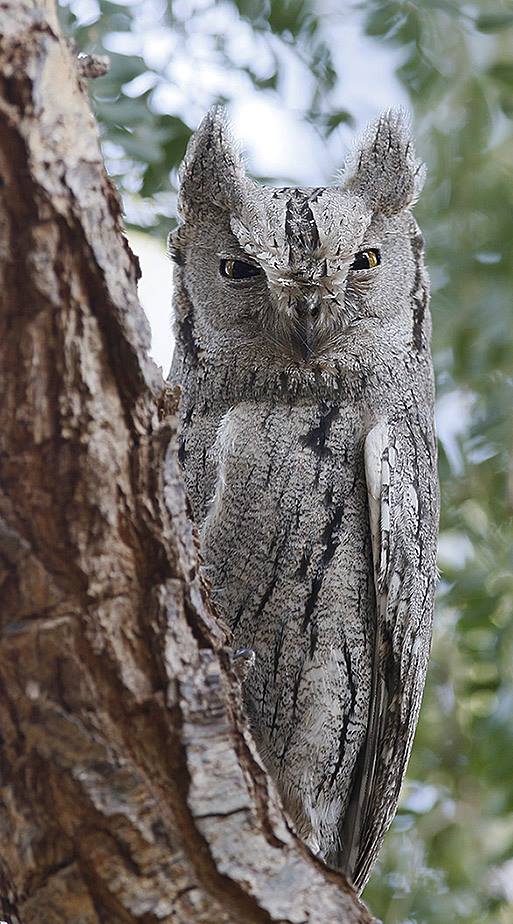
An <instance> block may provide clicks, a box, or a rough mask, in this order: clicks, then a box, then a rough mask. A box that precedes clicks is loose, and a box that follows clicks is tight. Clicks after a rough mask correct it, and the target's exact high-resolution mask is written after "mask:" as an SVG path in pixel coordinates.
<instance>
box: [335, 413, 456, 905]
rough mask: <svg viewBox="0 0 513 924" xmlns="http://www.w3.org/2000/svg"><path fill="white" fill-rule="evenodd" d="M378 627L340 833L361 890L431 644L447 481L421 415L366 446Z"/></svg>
mask: <svg viewBox="0 0 513 924" xmlns="http://www.w3.org/2000/svg"><path fill="white" fill-rule="evenodd" d="M365 474H366V479H367V493H368V504H369V523H370V529H371V535H372V554H373V565H374V585H375V596H376V628H375V638H374V652H373V680H372V696H371V703H370V712H369V722H368V733H367V738H366V744H365V747H364V749H363V751H362V755H361V758H360V761H359V765H358V766H357V769H356V772H355V780H354V785H353V788H352V795H351V799H350V804H349V807H348V811H347V813H346V815H345V819H344V823H343V829H342V831H341V861H342V862H341V865H342V866H343V868H345V870H346V872H347V873H348V874H349V875H350V877H351V879H352V880H353V883H354V885H355V887H356V888H357V889H358V890H359V891H361V889H362V888H363V886H364V885H365V883H366V882H367V879H368V877H369V874H370V870H371V867H372V864H373V862H374V860H375V858H376V855H377V852H378V850H379V848H380V846H381V843H382V840H383V837H384V836H385V833H386V831H387V829H388V827H389V825H390V823H391V821H392V819H393V817H394V814H395V810H396V807H397V802H398V799H399V792H400V788H401V783H402V779H403V776H404V773H405V770H406V766H407V763H408V758H409V755H410V750H411V746H412V742H413V736H414V733H415V727H416V724H417V718H418V713H419V709H420V704H421V700H422V692H423V688H424V680H425V675H426V669H427V663H428V656H429V648H430V641H431V626H432V611H433V595H434V585H435V578H436V536H437V528H438V482H437V477H436V448H435V439H434V433H433V427H432V424H431V422H430V419H429V418H428V417H424V419H422V415H419V414H413V415H412V416H411V417H402V418H401V419H399V420H394V421H388V420H383V421H380V422H379V423H378V424H376V426H375V427H374V428H373V429H372V430H371V431H370V433H369V434H368V436H367V439H366V441H365Z"/></svg>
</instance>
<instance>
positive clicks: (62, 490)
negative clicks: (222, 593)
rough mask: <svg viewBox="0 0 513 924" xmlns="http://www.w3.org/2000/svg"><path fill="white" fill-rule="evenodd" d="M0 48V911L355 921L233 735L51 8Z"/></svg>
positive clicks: (166, 407) (231, 702)
mask: <svg viewBox="0 0 513 924" xmlns="http://www.w3.org/2000/svg"><path fill="white" fill-rule="evenodd" d="M0 35H1V39H0V123H1V130H0V178H1V179H0V195H1V197H2V205H1V210H0V275H1V285H0V292H1V296H0V298H1V312H0V382H1V388H2V403H1V408H0V586H1V600H2V606H1V612H0V626H1V629H0V918H2V919H3V920H5V921H8V922H9V924H14V922H17V924H36V922H37V924H99V922H108V924H118V922H119V924H127V922H139V924H141V922H143V924H156V922H165V924H168V922H173V924H181V922H183V924H199V922H208V924H214V922H215V924H223V922H226V924H228V922H229V924H235V922H237V924H241V922H255V924H256V922H258V924H263V922H270V921H274V922H284V924H285V922H294V924H299V922H310V924H314V922H319V924H321V922H322V924H335V922H337V924H339V922H345V924H364V922H370V921H371V918H370V917H369V914H368V913H367V911H366V910H365V908H364V906H363V905H362V904H361V903H360V902H359V901H358V900H357V898H356V896H355V894H354V892H353V891H352V889H351V888H350V887H349V886H348V885H347V883H346V882H345V881H344V879H343V877H342V876H340V875H338V874H336V873H334V872H330V871H329V870H327V869H325V868H324V867H323V866H322V864H321V863H318V862H317V861H316V860H315V859H313V858H312V857H311V856H310V855H309V854H308V852H307V850H306V849H305V848H304V847H303V846H302V845H301V843H300V842H299V841H298V840H297V838H296V837H295V836H294V834H293V832H292V831H291V829H290V826H289V824H288V822H287V820H286V819H285V818H284V816H283V814H282V811H281V808H280V805H279V801H278V799H277V796H276V793H275V791H274V789H273V786H272V784H271V782H270V781H269V779H268V778H267V776H266V774H265V772H264V770H263V768H262V765H261V763H260V761H259V759H258V757H257V755H256V753H255V750H254V747H253V745H252V742H251V739H250V737H249V735H248V732H247V729H246V726H245V724H244V719H243V716H242V714H241V708H240V698H239V691H238V686H237V681H236V679H235V678H234V676H233V675H232V673H231V670H230V665H229V658H228V656H227V653H226V650H225V648H224V645H225V642H226V641H227V639H226V636H225V632H224V630H223V627H222V625H220V624H219V622H218V620H217V619H216V617H215V614H214V612H213V611H212V608H211V606H210V604H209V600H208V592H207V590H208V589H207V588H206V587H205V584H204V583H203V579H202V577H201V573H200V571H199V567H198V552H197V541H196V536H195V533H194V531H193V529H192V527H191V525H190V523H189V521H188V519H187V513H186V497H185V493H184V487H183V483H182V478H181V475H180V471H179V468H178V465H177V461H176V452H175V436H176V418H175V416H174V402H175V396H174V395H173V394H172V393H170V392H169V389H166V386H165V384H164V382H163V380H162V378H161V375H160V373H159V371H158V370H157V368H156V367H155V365H154V364H153V363H152V361H151V360H150V359H149V358H148V356H147V348H148V344H149V331H148V325H147V322H146V320H145V318H144V315H143V313H142V311H141V309H140V307H139V304H138V302H137V292H136V281H137V275H138V266H137V260H136V259H135V258H134V256H133V255H132V254H131V252H130V250H129V248H128V245H127V242H126V240H125V238H124V236H123V229H122V223H121V216H120V206H119V201H118V197H117V194H116V192H115V190H114V189H113V187H112V184H111V183H110V181H109V179H108V178H107V176H106V174H105V170H104V167H103V163H102V158H101V154H100V150H99V145H98V137H97V131H96V126H95V124H94V120H93V118H92V116H91V112H90V109H89V104H88V101H87V94H86V92H85V88H84V81H83V78H82V77H81V76H80V74H79V68H78V67H77V64H76V61H75V60H74V59H73V56H72V53H71V52H70V49H69V47H68V45H67V44H66V42H65V41H64V40H63V38H62V36H61V35H60V33H59V27H58V23H57V18H56V12H55V8H54V3H53V0H3V2H1V3H0ZM82 72H83V71H82Z"/></svg>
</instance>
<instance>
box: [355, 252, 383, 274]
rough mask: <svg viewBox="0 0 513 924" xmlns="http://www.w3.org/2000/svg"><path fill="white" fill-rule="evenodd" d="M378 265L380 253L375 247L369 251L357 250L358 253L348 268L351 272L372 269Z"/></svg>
mask: <svg viewBox="0 0 513 924" xmlns="http://www.w3.org/2000/svg"><path fill="white" fill-rule="evenodd" d="M380 263H381V255H380V252H379V250H376V248H375V247H373V248H371V249H369V250H359V251H358V253H355V255H354V260H353V262H352V264H351V267H350V268H351V269H352V270H366V269H374V267H375V266H379V264H380Z"/></svg>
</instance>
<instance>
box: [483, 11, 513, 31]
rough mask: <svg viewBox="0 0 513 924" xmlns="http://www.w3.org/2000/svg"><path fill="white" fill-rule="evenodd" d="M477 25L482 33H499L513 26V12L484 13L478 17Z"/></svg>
mask: <svg viewBox="0 0 513 924" xmlns="http://www.w3.org/2000/svg"><path fill="white" fill-rule="evenodd" d="M475 24H476V29H479V31H480V32H499V31H500V30H501V29H509V28H510V26H513V12H512V13H483V14H482V15H481V16H478V17H477V19H476V21H475Z"/></svg>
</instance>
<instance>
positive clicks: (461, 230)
mask: <svg viewBox="0 0 513 924" xmlns="http://www.w3.org/2000/svg"><path fill="white" fill-rule="evenodd" d="M62 12H63V15H64V16H65V18H66V19H67V23H68V27H69V28H70V29H71V31H72V34H73V36H74V38H75V41H76V42H77V44H78V45H79V47H80V48H83V49H87V50H92V51H96V52H102V51H104V50H107V51H108V53H109V54H110V55H111V58H112V68H111V71H110V74H109V75H108V76H107V77H105V78H103V79H102V80H98V81H97V82H96V84H95V85H94V87H93V94H94V100H95V106H96V111H97V115H98V118H99V121H100V124H101V127H102V133H103V139H104V150H105V153H106V155H107V158H108V163H109V167H110V169H111V171H112V173H113V174H114V176H115V178H116V181H117V182H118V184H119V186H120V188H121V190H122V191H123V193H124V197H125V205H126V208H127V213H128V218H129V221H130V222H131V223H132V224H136V225H139V226H143V227H149V228H151V229H152V230H153V231H154V232H156V233H159V234H162V231H163V228H164V227H166V228H167V227H168V226H169V224H170V216H172V214H173V209H174V198H173V190H174V188H175V181H176V167H177V165H178V163H179V161H180V159H181V157H182V155H183V152H184V149H185V145H186V142H187V139H188V137H189V135H190V131H191V129H192V128H193V127H194V125H195V124H196V123H197V121H198V119H199V117H200V115H201V114H202V112H203V111H204V110H205V109H206V108H207V107H208V105H209V104H210V102H211V101H212V99H213V98H220V99H229V98H231V96H232V95H234V94H236V93H240V92H241V89H240V88H241V87H247V86H248V85H251V86H252V87H254V88H256V89H257V90H258V91H259V92H260V93H261V94H263V95H265V96H266V98H267V97H268V96H269V95H272V97H273V98H276V99H280V98H282V96H283V93H284V86H285V82H286V77H287V73H288V71H290V68H291V67H295V68H296V69H297V68H298V67H299V68H300V69H301V68H302V69H303V71H302V73H303V74H304V75H305V76H304V87H303V93H302V97H301V98H302V105H301V108H302V114H303V116H304V118H305V119H307V120H309V121H310V122H311V124H312V126H313V127H314V129H315V131H316V132H318V133H320V134H321V136H322V137H324V138H325V139H326V144H328V143H329V140H330V137H331V136H332V135H333V133H336V132H337V131H338V130H339V129H340V126H341V125H344V124H345V123H347V122H350V121H351V119H352V117H353V116H354V115H355V113H354V112H350V111H348V110H349V109H350V107H349V106H345V105H343V104H342V105H341V102H340V101H341V99H342V101H343V99H344V94H343V87H344V86H345V85H346V84H347V75H345V78H346V84H344V82H343V80H342V76H341V73H340V62H339V61H338V60H337V55H336V48H335V47H334V46H335V37H334V35H333V30H332V26H333V22H334V21H335V20H336V17H337V16H338V17H339V18H340V17H341V16H342V17H346V18H347V20H348V21H349V20H351V22H354V23H357V24H359V27H360V28H361V30H363V31H364V32H365V33H366V35H367V36H368V38H369V40H370V41H371V42H372V43H374V47H376V49H377V48H378V47H379V48H380V49H383V48H389V49H390V53H391V54H392V53H394V52H398V53H399V54H398V55H397V58H395V59H394V60H397V61H398V62H399V63H398V66H397V77H398V78H399V80H400V82H401V84H402V87H403V89H404V91H405V92H406V94H407V96H408V98H409V100H410V105H411V108H412V109H413V112H414V116H415V120H416V126H417V135H418V138H419V147H420V150H421V152H422V154H423V156H424V157H425V159H426V161H427V163H428V165H429V179H428V183H427V187H426V190H425V192H424V195H423V198H422V200H421V202H420V203H419V206H418V209H417V212H418V217H419V220H420V222H421V224H422V227H423V229H424V231H425V235H426V239H427V245H428V260H429V264H430V268H431V276H432V282H433V300H432V308H433V317H434V348H435V361H436V368H437V379H438V395H439V421H440V437H441V445H440V476H441V483H442V501H443V518H442V535H441V544H440V566H441V583H440V593H439V602H438V611H437V619H436V632H435V643H434V650H433V657H432V664H431V670H430V675H429V682H428V690H427V694H426V698H425V704H424V707H423V712H422V718H421V722H420V725H419V730H418V734H417V738H416V744H415V747H414V754H413V758H412V762H411V766H410V771H409V776H408V785H407V786H406V787H405V792H404V796H403V800H402V806H401V809H400V812H399V814H398V816H397V819H396V821H395V823H394V826H393V829H392V832H391V834H390V835H389V837H388V839H387V844H386V846H385V849H384V850H383V854H382V858H381V861H380V864H379V867H378V868H377V871H376V873H375V875H374V877H373V880H372V882H371V884H370V886H369V887H368V890H367V893H366V896H365V897H366V899H367V900H368V902H369V904H370V906H371V908H372V909H373V911H374V913H375V914H377V915H379V916H380V917H381V918H382V920H383V922H384V924H411V922H425V924H435V922H436V924H442V922H446V921H447V920H451V921H453V922H455V924H460V922H466V924H474V922H475V924H477V922H482V924H511V922H513V885H512V882H513V861H512V859H511V858H512V857H513V758H512V755H513V720H512V715H513V522H512V516H511V512H512V510H511V508H512V502H513V499H512V496H511V494H512V491H511V483H510V488H509V493H508V476H509V473H510V472H511V448H512V444H513V439H512V433H511V421H512V406H513V400H512V399H513V367H512V360H511V357H512V356H513V342H512V341H513V329H512V326H513V324H512V317H513V313H512V311H511V307H510V306H511V291H512V290H513V261H512V253H511V239H512V234H511V214H512V206H513V182H512V180H513V176H512V172H513V168H512V164H513V124H512V120H513V55H512V47H513V11H512V8H511V4H510V3H509V2H503V3H501V2H500V0H493V2H492V0H490V2H487V0H483V2H481V3H479V4H477V3H474V4H458V3H456V2H453V0H436V2H429V0H417V2H407V0H397V2H382V0H368V2H366V3H361V4H356V3H355V4H352V5H346V7H345V9H344V11H343V12H340V11H339V8H338V7H337V6H336V5H331V6H328V3H327V2H324V3H323V2H321V0H319V2H318V3H317V4H314V3H308V2H307V0H256V2H252V3H249V2H247V0H233V2H232V0H224V2H222V3H218V4H213V3H211V2H209V0H196V2H195V0H174V2H172V3H171V2H170V3H169V4H166V3H165V2H160V0H138V2H129V0H127V2H125V3H123V4H122V3H111V2H107V0H98V2H97V0H74V2H71V0H70V3H69V5H68V6H64V7H63V10H62ZM234 24H236V25H237V30H238V31H237V33H235V32H234ZM235 35H238V36H241V35H243V36H244V37H245V41H244V42H243V43H239V46H241V45H243V46H244V47H236V46H237V43H236V42H235V44H234V41H235V40H234V36H235ZM150 38H151V39H152V41H150ZM164 39H165V40H164ZM159 41H160V45H159ZM370 47H372V46H370ZM159 48H160V51H159ZM195 55H197V56H199V58H200V59H201V62H202V68H203V74H202V73H201V68H200V69H198V71H197V74H196V73H195V66H194V65H195ZM206 61H208V65H209V70H208V80H207V79H206V78H205V72H204V65H205V62H206ZM187 62H188V67H189V70H190V73H189V76H188V78H187V80H186V79H185V78H184V69H186V65H187ZM180 68H181V69H182V71H180ZM341 87H342V90H341ZM177 88H178V89H177ZM368 95H369V98H370V99H372V98H373V87H372V86H371V85H369V86H368ZM392 102H394V101H393V100H392ZM322 179H323V178H322V177H319V180H320V181H321V180H322ZM511 480H512V479H511V476H510V482H511ZM508 861H509V862H508Z"/></svg>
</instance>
